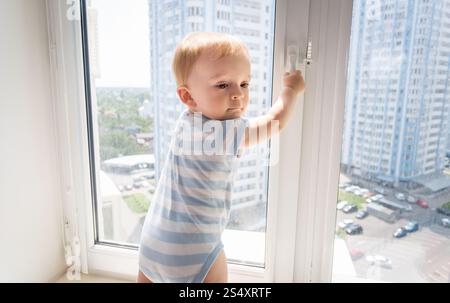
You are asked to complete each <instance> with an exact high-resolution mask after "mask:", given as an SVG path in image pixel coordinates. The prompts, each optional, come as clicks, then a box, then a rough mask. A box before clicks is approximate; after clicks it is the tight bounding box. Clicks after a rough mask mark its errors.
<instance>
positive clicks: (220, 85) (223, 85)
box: [216, 83, 228, 89]
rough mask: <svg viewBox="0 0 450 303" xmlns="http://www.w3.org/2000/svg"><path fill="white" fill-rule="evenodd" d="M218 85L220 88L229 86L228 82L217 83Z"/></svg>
mask: <svg viewBox="0 0 450 303" xmlns="http://www.w3.org/2000/svg"><path fill="white" fill-rule="evenodd" d="M216 87H217V88H220V89H225V88H227V87H228V84H226V83H221V84H217V85H216Z"/></svg>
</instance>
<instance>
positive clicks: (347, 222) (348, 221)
mask: <svg viewBox="0 0 450 303" xmlns="http://www.w3.org/2000/svg"><path fill="white" fill-rule="evenodd" d="M350 224H353V220H352V219H345V220H343V221H341V222H339V223H338V227H339V228H342V229H344V228H346V227H347V226H348V225H350Z"/></svg>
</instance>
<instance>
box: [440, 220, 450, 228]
mask: <svg viewBox="0 0 450 303" xmlns="http://www.w3.org/2000/svg"><path fill="white" fill-rule="evenodd" d="M441 224H442V226H444V227H447V228H450V219H449V218H442V219H441Z"/></svg>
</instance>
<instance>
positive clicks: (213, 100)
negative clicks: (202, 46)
mask: <svg viewBox="0 0 450 303" xmlns="http://www.w3.org/2000/svg"><path fill="white" fill-rule="evenodd" d="M249 81H250V62H249V60H248V58H247V57H246V56H245V55H243V54H242V55H236V56H227V57H223V58H220V59H215V58H214V57H213V56H211V51H205V52H203V53H202V55H201V56H200V57H199V59H197V61H196V62H195V64H194V66H193V67H192V71H191V74H190V75H189V78H188V80H187V87H188V88H187V89H188V91H189V93H190V98H191V99H192V100H191V101H192V102H191V103H190V104H189V103H187V105H188V106H189V108H190V109H191V110H193V111H195V112H202V114H203V115H205V116H206V117H208V118H210V119H214V120H228V119H236V118H239V117H240V116H241V115H242V114H243V113H244V112H245V111H246V110H247V105H248V99H249V93H248V92H249V88H248V85H249Z"/></svg>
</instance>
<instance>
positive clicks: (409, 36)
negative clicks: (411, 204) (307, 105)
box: [342, 0, 450, 184]
mask: <svg viewBox="0 0 450 303" xmlns="http://www.w3.org/2000/svg"><path fill="white" fill-rule="evenodd" d="M352 36H353V37H352V44H351V46H350V54H349V60H350V61H349V69H348V70H349V75H348V79H349V81H348V84H347V85H348V87H347V100H346V116H345V128H344V140H343V147H342V163H343V164H344V167H345V168H346V169H347V171H348V172H352V173H354V174H359V175H362V176H365V177H369V178H375V179H378V180H384V181H387V182H392V183H394V184H398V183H399V182H408V181H413V180H414V178H416V177H419V176H423V175H428V174H433V173H436V172H439V171H442V168H443V165H444V156H445V151H446V149H447V147H448V144H449V143H448V142H447V141H448V140H449V128H450V124H449V123H450V117H449V110H450V87H449V84H450V1H449V0H376V1H375V0H361V1H354V8H353V26H352Z"/></svg>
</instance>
